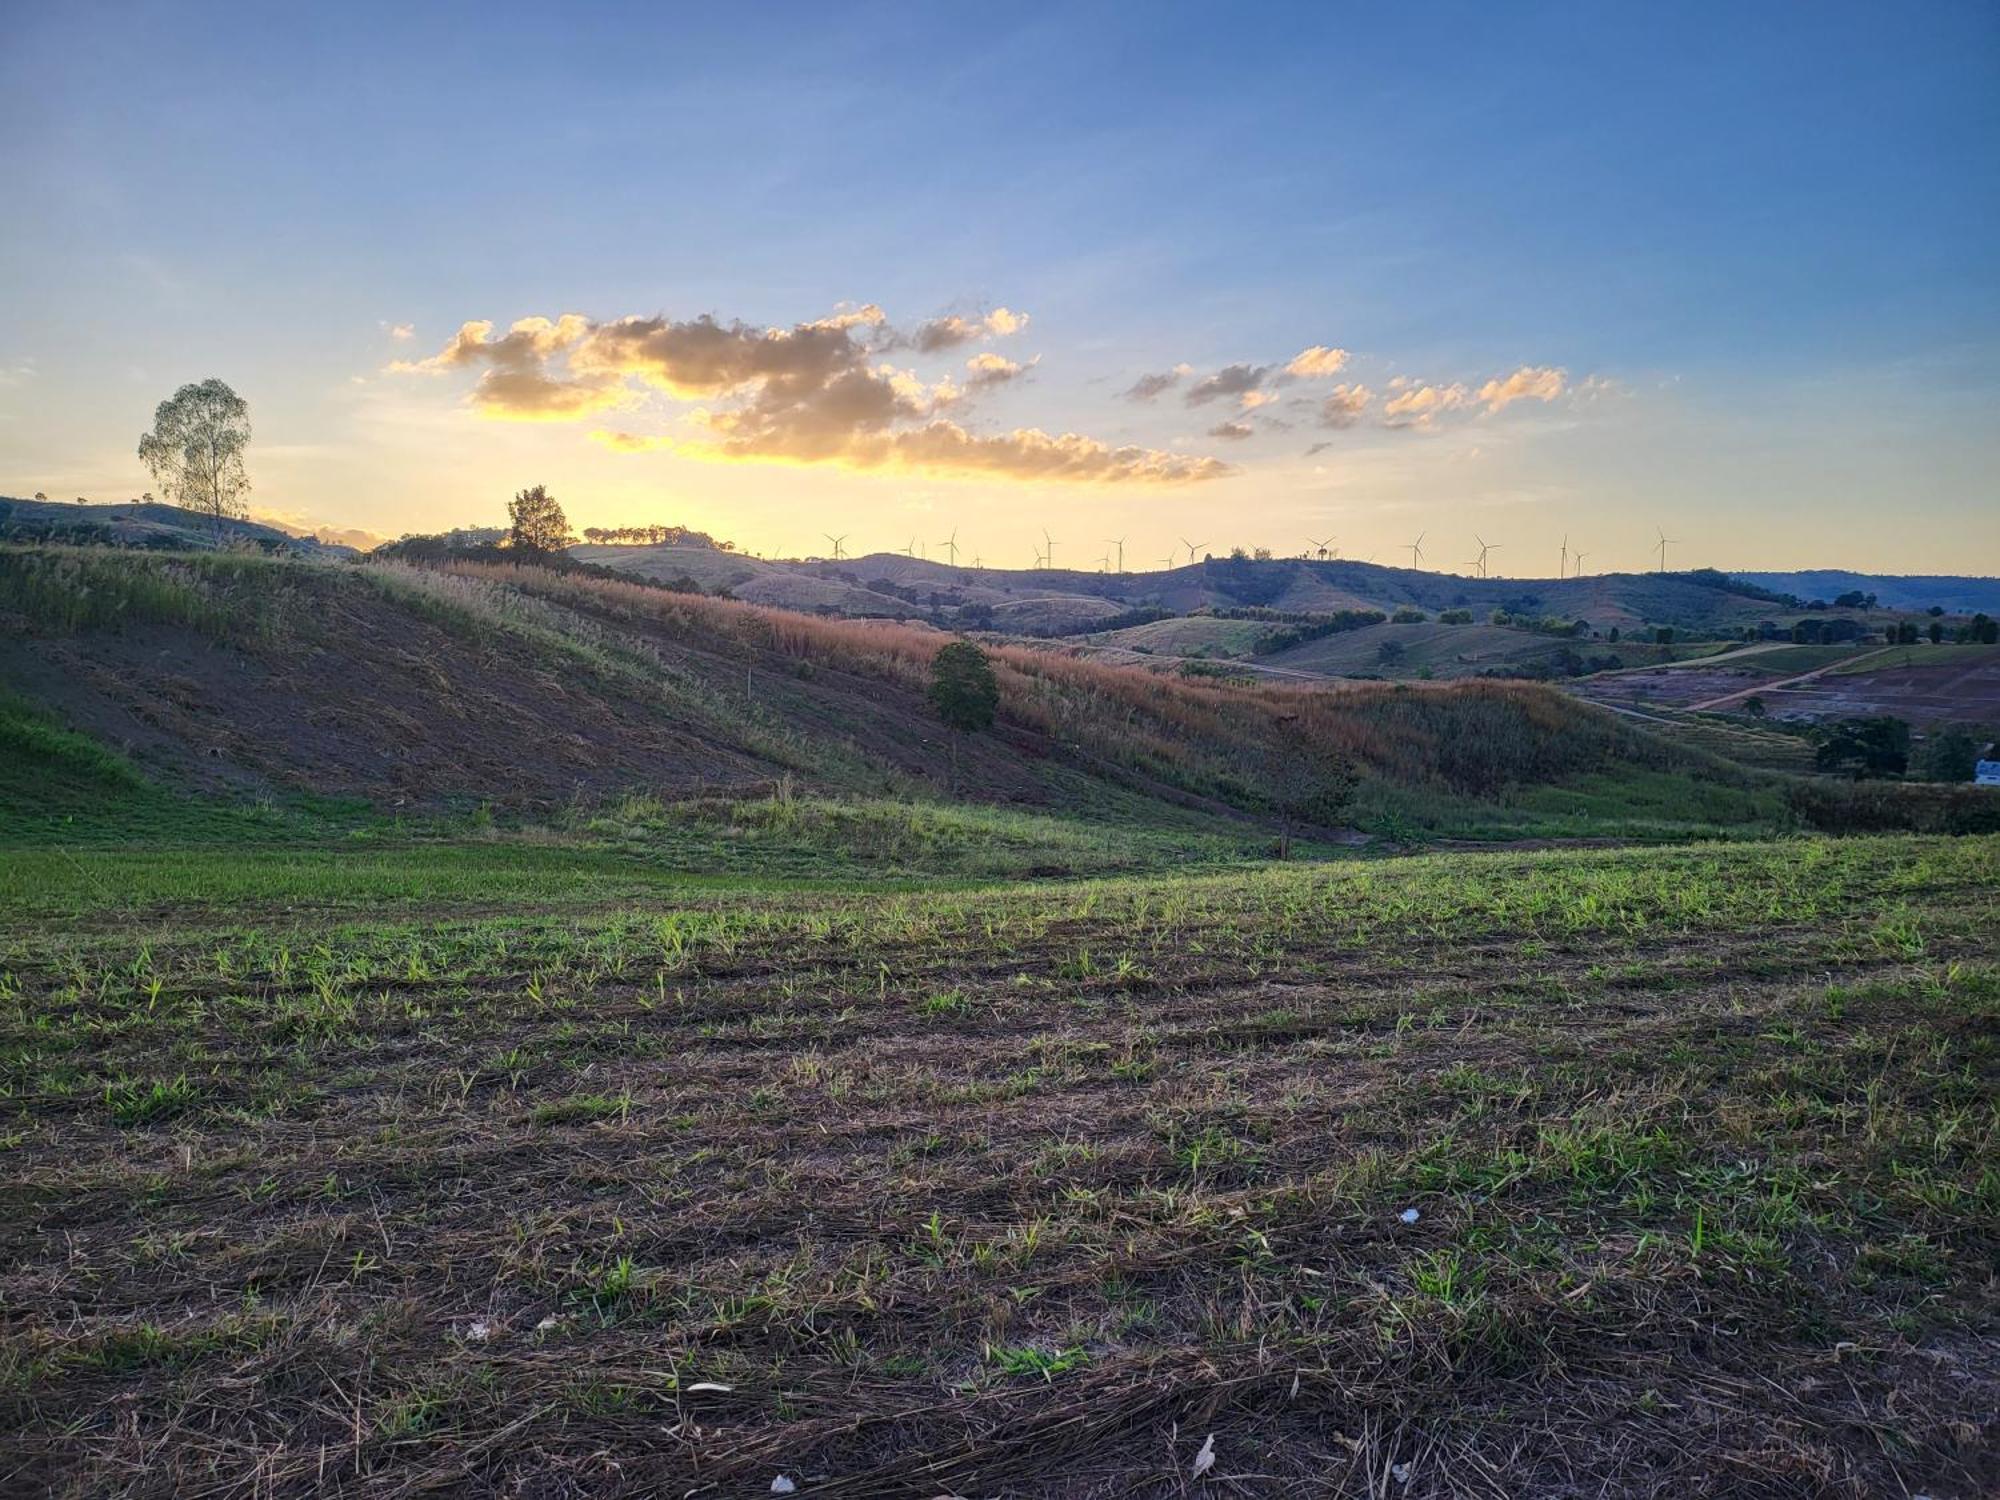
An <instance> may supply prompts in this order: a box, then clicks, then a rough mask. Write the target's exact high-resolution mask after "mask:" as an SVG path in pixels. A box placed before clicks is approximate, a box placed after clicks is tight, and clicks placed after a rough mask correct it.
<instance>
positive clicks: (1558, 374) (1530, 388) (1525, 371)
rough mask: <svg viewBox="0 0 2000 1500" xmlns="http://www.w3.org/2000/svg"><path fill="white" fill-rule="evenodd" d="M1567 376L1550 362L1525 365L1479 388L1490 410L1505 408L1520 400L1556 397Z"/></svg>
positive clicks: (1546, 400)
mask: <svg viewBox="0 0 2000 1500" xmlns="http://www.w3.org/2000/svg"><path fill="white" fill-rule="evenodd" d="M1566 382H1567V377H1566V376H1565V374H1564V372H1563V371H1561V370H1556V369H1551V368H1550V367H1549V366H1547V365H1522V366H1521V368H1520V369H1518V370H1516V371H1515V372H1514V373H1513V374H1512V375H1508V376H1506V377H1504V378H1501V379H1494V380H1489V381H1487V382H1486V384H1484V385H1482V386H1481V387H1480V388H1479V399H1480V400H1481V401H1484V402H1485V403H1486V409H1487V410H1488V411H1505V410H1506V409H1507V408H1508V407H1509V406H1511V405H1513V403H1515V402H1516V401H1542V402H1548V401H1554V400H1555V399H1557V398H1558V397H1559V396H1561V395H1562V393H1563V391H1564V389H1565V387H1566Z"/></svg>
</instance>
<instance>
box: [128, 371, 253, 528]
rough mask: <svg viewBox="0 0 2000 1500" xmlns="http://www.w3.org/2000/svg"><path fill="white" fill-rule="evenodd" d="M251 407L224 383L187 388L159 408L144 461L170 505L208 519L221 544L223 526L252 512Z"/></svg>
mask: <svg viewBox="0 0 2000 1500" xmlns="http://www.w3.org/2000/svg"><path fill="white" fill-rule="evenodd" d="M249 446H250V403H249V402H247V401H245V400H244V399H243V398H242V397H241V396H239V395H237V394H236V392H234V391H232V390H231V389H230V388H229V387H228V386H227V385H225V384H224V383H223V382H222V381H220V380H204V381H202V382H201V383H200V384H198V385H184V386H182V387H181V388H180V389H179V390H177V391H175V392H174V393H173V395H171V396H169V397H168V398H167V399H166V400H164V401H162V402H161V403H160V404H159V407H158V409H157V410H155V411H154V413H153V430H152V431H151V432H149V433H147V434H146V435H145V436H144V437H142V438H140V439H139V457H140V458H141V459H142V460H143V461H144V462H145V465H146V467H147V468H148V469H151V470H152V471H153V481H154V483H156V484H158V485H159V487H160V493H161V494H163V495H165V496H166V498H167V503H168V504H169V505H178V506H180V507H181V508H182V509H184V510H191V511H194V512H196V513H197V514H199V515H204V516H207V517H208V519H209V522H210V524H211V525H212V526H213V527H214V528H215V535H216V539H217V540H218V541H220V540H221V538H222V523H223V522H224V521H225V520H230V519H240V518H241V517H243V516H244V515H245V514H247V512H248V506H247V505H246V503H245V500H244V497H245V496H247V495H248V494H249V493H250V477H249V475H248V474H246V473H245V472H244V469H243V450H244V449H246V448H248V447H249Z"/></svg>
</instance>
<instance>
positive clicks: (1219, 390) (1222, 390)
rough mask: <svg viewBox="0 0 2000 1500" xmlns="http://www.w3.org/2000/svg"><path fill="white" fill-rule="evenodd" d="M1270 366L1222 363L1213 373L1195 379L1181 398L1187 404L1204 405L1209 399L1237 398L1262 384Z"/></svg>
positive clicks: (1269, 370)
mask: <svg viewBox="0 0 2000 1500" xmlns="http://www.w3.org/2000/svg"><path fill="white" fill-rule="evenodd" d="M1271 368H1272V367H1271V366H1270V365H1224V366H1223V367H1222V368H1221V369H1220V370H1217V371H1216V372H1215V373H1214V374H1213V375H1205V376H1203V377H1202V378H1201V379H1200V380H1198V381H1196V382H1195V383H1194V385H1193V387H1192V388H1191V389H1190V390H1189V391H1188V393H1187V395H1186V396H1185V397H1183V398H1182V399H1183V400H1185V401H1186V402H1187V404H1188V405H1189V406H1206V405H1207V404H1208V403H1209V402H1211V401H1219V400H1222V399H1224V398H1229V399H1232V400H1233V399H1236V398H1239V397H1241V396H1242V395H1244V394H1245V393H1246V392H1248V391H1254V390H1256V389H1257V387H1259V386H1260V385H1262V384H1263V383H1264V377H1265V376H1266V375H1269V374H1270V373H1271Z"/></svg>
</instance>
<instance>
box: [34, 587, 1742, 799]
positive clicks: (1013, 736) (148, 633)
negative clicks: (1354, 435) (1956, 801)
mask: <svg viewBox="0 0 2000 1500" xmlns="http://www.w3.org/2000/svg"><path fill="white" fill-rule="evenodd" d="M8 609H11V610H13V611H14V612H15V613H16V615H17V616H18V617H19V618H21V619H23V620H25V621H26V622H28V623H29V625H30V627H31V628H32V629H34V630H36V631H38V632H39V633H40V634H41V635H42V636H43V637H44V638H45V640H46V642H47V643H48V644H46V645H39V646H38V647H37V652H36V654H37V655H38V656H42V657H48V656H50V655H51V654H52V653H61V652H67V653H69V659H70V664H69V666H67V667H66V668H65V669H64V670H62V671H61V672H60V673H59V674H58V675H57V676H56V677H55V678H54V679H53V682H52V687H53V688H54V689H57V690H60V691H64V692H76V693H79V694H83V695H84V696H83V697H82V698H81V699H79V707H78V709H77V711H78V712H79V713H81V712H83V711H84V710H89V711H92V712H96V713H97V714H98V716H99V719H100V721H101V722H102V723H103V724H105V725H106V726H107V732H112V733H116V732H119V727H120V726H130V728H131V731H132V732H138V731H139V730H141V729H143V731H144V732H145V733H146V734H148V735H150V736H152V738H153V740H154V741H157V742H158V743H157V744H156V745H154V746H153V747H152V748H154V749H157V750H158V751H159V753H160V754H161V755H163V756H165V757H166V758H167V761H168V763H169V764H170V765H173V764H177V765H178V767H179V768H180V769H181V770H183V771H186V772H189V773H199V772H202V771H204V770H206V769H209V765H210V763H209V759H208V758H207V757H206V756H205V755H204V754H203V748H204V747H205V746H206V747H210V748H212V750H213V753H214V754H216V755H219V756H221V758H222V764H223V765H225V766H229V767H232V768H240V769H242V770H243V771H244V772H245V773H246V774H248V775H251V776H252V777H257V778H262V782H263V784H279V785H282V784H284V783H285V782H286V781H287V780H289V781H290V782H292V783H295V784H302V785H303V786H304V787H306V788H310V789H316V790H321V791H339V792H346V793H354V792H359V793H361V794H363V795H369V794H371V792H372V794H374V795H376V796H377V797H378V798H379V800H382V801H385V802H386V801H391V800H394V798H395V797H397V796H406V797H411V798H415V799H416V801H417V805H424V803H425V801H426V800H428V801H431V802H435V801H436V800H437V799H439V798H441V797H448V796H449V795H451V794H454V793H456V794H458V795H459V796H461V797H466V798H470V799H481V798H496V799H505V798H507V797H512V798H515V799H518V800H525V801H528V802H532V801H533V800H534V799H535V798H536V797H537V796H539V797H540V798H541V799H542V800H543V802H544V803H545V804H547V803H553V802H556V801H566V800H569V798H570V797H571V796H572V795H574V793H575V791H576V789H579V788H580V789H581V790H582V791H583V792H584V794H585V795H586V796H587V797H602V796H606V795H610V794H614V793H616V792H618V791H620V790H623V789H626V788H631V787H635V786H640V787H643V786H661V787H664V788H666V789H668V790H670V791H675V792H676V793H677V794H679V795H685V794H687V792H689V791H692V790H698V789H699V788H700V787H701V786H702V785H703V784H705V783H706V784H710V785H720V786H722V787H725V788H728V787H731V786H734V787H736V788H737V789H738V794H739V795H740V794H741V792H742V791H747V790H749V789H750V788H751V787H753V786H755V785H756V784H757V783H758V782H759V780H760V779H761V780H762V781H763V782H765V784H768V783H769V782H770V781H772V780H774V779H776V778H779V777H782V776H784V775H787V774H790V775H796V776H798V777H801V778H803V779H804V780H805V781H807V782H808V783H809V784H811V785H812V786H815V787H817V788H820V789H823V790H828V791H837V792H841V793H843V794H847V795H864V796H881V795H885V794H887V795H892V796H897V797H904V798H907V797H911V796H917V797H922V796H924V795H926V794H927V790H926V789H927V786H928V787H929V788H930V789H932V790H931V791H930V792H929V793H928V794H930V795H935V789H936V787H937V783H938V782H939V781H941V780H942V779H943V777H944V773H945V769H946V761H947V757H946V755H945V754H944V746H943V744H942V740H941V736H940V735H939V733H938V731H937V729H936V727H935V723H934V720H933V718H932V716H931V714H930V712H929V710H928V708H927V706H926V705H925V702H924V698H923V692H924V688H925V685H926V682H927V673H928V662H929V659H930V656H931V654H932V653H933V652H934V651H935V650H936V649H937V645H938V643H939V641H940V639H941V637H940V636H939V635H938V634H937V633H936V632H928V631H918V630H912V629H905V628H900V627H896V626H893V625H879V624H876V625H865V624H854V623H845V622H839V621H822V620H815V619H812V618H809V617H804V616H797V615H787V614H783V613H779V612H773V611H766V610H760V609H756V608H752V607H748V606H744V605H740V604H732V603H727V602H723V601H717V600H713V599H702V598H693V597H689V596H684V595H676V594H669V593H663V592H661V591H658V590H651V589H645V588H641V587H638V586H633V585H622V584H604V583H597V582H592V581H587V580H575V579H567V578H562V577H559V576H556V575H551V574H547V573H544V572H541V571H540V570H535V569H519V568H476V567H468V568H463V569H460V570H457V571H456V572H453V573H449V574H443V573H434V572H422V571H417V570H405V569H392V568H375V567H371V568H367V569H341V568H322V567H313V566H309V565H303V564H287V563H281V562H271V561H265V560H258V559H239V558H187V557H179V558H171V557H158V556H150V555H133V554H117V553H108V552H100V553H87V552H77V553H64V552H60V551H44V552H19V551H14V552H8V551H0V610H8ZM162 629H170V630H177V631H181V632H183V635H182V636H181V637H178V638H175V639H176V640H177V644H176V646H175V648H174V652H173V653H172V655H171V656H170V658H169V659H170V660H172V661H173V662H174V663H175V671H173V672H169V673H165V674H163V673H161V672H160V671H159V666H158V664H159V662H160V660H161V655H160V653H159V651H158V650H157V649H156V648H155V647H154V646H153V645H151V644H150V643H151V642H152V641H153V640H155V639H157V638H158V637H157V632H159V631H160V630H162ZM211 643H212V644H211ZM996 660H997V662H998V664H999V670H1000V675H1001V680H1002V689H1003V704H1002V726H1001V728H1000V730H999V732H998V733H996V734H993V735H981V736H975V737H973V738H972V739H971V740H969V741H968V742H967V744H966V746H965V750H964V756H963V768H962V774H961V787H962V788H963V790H965V791H966V792H967V793H969V794H970V795H971V796H972V797H974V798H990V799H995V800H1011V801H1015V802H1028V803H1038V804H1041V805H1044V806H1047V807H1049V808H1051V809H1063V808H1068V809H1070V810H1072V811H1076V812H1082V813H1088V814H1098V815H1102V814H1109V815H1112V816H1115V817H1117V818H1118V819H1120V820H1121V821H1127V822H1130V821H1132V820H1134V819H1137V820H1138V821H1141V822H1149V821H1156V820H1158V819H1162V818H1165V819H1169V820H1171V819H1175V818H1179V817H1182V816H1183V815H1184V811H1183V805H1185V806H1190V807H1195V808H1206V809H1207V810H1208V811H1209V813H1210V814H1211V815H1217V814H1221V813H1224V812H1227V811H1229V810H1231V809H1234V810H1235V811H1237V812H1238V813H1243V814H1249V815H1251V816H1253V817H1264V818H1268V817H1270V816H1272V815H1273V814H1274V813H1275V812H1276V811H1277V810H1278V809H1280V808H1281V807H1283V806H1285V805H1295V806H1298V807H1302V808H1303V807H1308V806H1312V807H1317V806H1319V805H1321V802H1320V800H1319V793H1320V791H1321V790H1322V788H1323V786H1331V785H1332V784H1333V782H1334V780H1335V779H1336V777H1337V774H1338V771H1339V768H1340V767H1341V766H1343V765H1351V766H1353V767H1354V768H1355V769H1356V770H1358V772H1359V773H1360V775H1361V777H1362V781H1363V785H1364V788H1365V787H1366V786H1367V785H1368V784H1370V783H1379V784H1381V786H1382V787H1384V788H1386V789H1388V791H1392V792H1394V793H1395V794H1396V796H1394V797H1387V798H1386V800H1392V801H1393V800H1398V799H1400V802H1401V803H1402V804H1404V805H1405V806H1410V805H1416V806H1420V807H1421V809H1422V810H1423V813H1422V816H1420V817H1419V818H1418V819H1417V820H1416V821H1412V819H1411V816H1410V815H1409V813H1408V812H1407V811H1403V812H1399V813H1398V814H1397V824H1396V826H1397V827H1398V828H1401V829H1420V828H1422V827H1423V826H1425V819H1428V820H1429V822H1430V824H1432V825H1434V826H1444V825H1446V824H1449V825H1450V826H1452V827H1454V828H1465V827H1468V826H1472V825H1476V824H1477V823H1478V821H1479V817H1480V809H1481V808H1482V807H1492V806H1495V805H1497V804H1499V803H1501V802H1503V801H1505V800H1506V799H1508V798H1509V797H1511V796H1512V795H1513V794H1514V793H1515V792H1517V791H1518V790H1520V789H1521V788H1523V787H1527V786H1531V785H1539V786H1550V785H1554V786H1558V787H1560V785H1561V784H1563V783H1566V782H1576V781H1577V780H1578V779H1579V778H1585V777H1592V778H1601V777H1603V776H1605V775H1613V776H1616V775H1624V774H1632V775H1635V776H1637V775H1642V774H1643V775H1653V774H1656V773H1657V774H1665V775H1668V776H1671V777H1676V778H1681V779H1683V780H1686V779H1690V778H1692V779H1694V780H1700V781H1704V782H1707V783H1712V784H1713V785H1714V786H1716V787H1721V788H1724V789H1733V792H1734V793H1735V794H1736V795H1735V797H1734V801H1733V804H1732V814H1731V815H1732V817H1733V818H1734V819H1735V820H1736V821H1738V822H1740V823H1745V824H1749V825H1755V826H1769V825H1770V824H1771V823H1772V822H1773V820H1774V816H1775V812H1776V809H1775V804H1774V802H1773V799H1772V797H1771V795H1770V793H1769V790H1768V789H1760V788H1758V787H1756V786H1754V785H1752V784H1751V783H1749V782H1747V781H1745V780H1744V778H1743V775H1742V773H1740V772H1734V771H1731V770H1730V769H1729V768H1727V767H1726V766H1724V765H1722V764H1721V763H1718V762H1713V761H1710V760H1707V759H1705V758H1703V757H1700V756H1691V755H1689V754H1687V753H1685V752H1681V751H1677V750H1674V749H1671V748H1669V747H1665V746H1663V745H1661V744H1659V743H1658V742H1655V741H1652V740H1650V739H1648V738H1647V737H1646V736H1644V735H1642V734H1638V733H1635V732H1634V731H1632V730H1631V729H1630V728H1629V727H1627V726H1625V725H1622V724H1619V723H1618V722H1616V721H1615V720H1614V719H1612V718H1611V717H1610V716H1608V715H1605V714H1601V713H1598V712H1595V711H1593V710H1590V709H1587V708H1583V707H1580V706H1577V705H1575V704H1573V703H1571V702H1570V701H1569V700H1568V699H1566V698H1564V697H1562V696H1560V695H1557V694H1555V693H1553V692H1550V691H1548V690H1545V689H1540V688H1533V687H1524V686H1511V685H1503V684H1477V685H1468V686H1465V687H1461V688H1455V689H1451V690H1444V689H1436V690H1423V689H1412V688H1394V687H1387V686H1383V687H1361V688H1356V689H1353V690H1350V691H1345V692H1339V693H1331V692H1324V691H1315V692H1302V691H1296V690H1289V689H1284V688H1268V687H1266V688H1258V687H1242V686H1231V685H1226V684H1210V683H1184V682H1163V681H1162V680H1161V679H1159V678H1158V677H1157V676H1154V675H1151V674H1146V673H1142V672H1135V671H1125V670H1117V669H1112V668H1107V667H1104V666H1102V665H1099V664H1094V663H1090V662H1083V661H1075V660H1070V659H1068V658H1066V657H1064V656H1063V655H1061V654H1060V653H1052V652H1042V651H1035V650H1026V649H1003V650H1001V651H999V652H998V653H997V656H996ZM197 668H198V669H199V672H198V673H197V680H195V681H194V682H193V683H192V685H191V686H188V687H182V686H179V685H177V683H178V681H179V678H180V677H181V676H183V675H185V674H187V673H196V671H197ZM107 681H108V682H110V683H112V684H113V688H114V689H115V691H112V690H107V689H105V686H104V684H105V683H106V682H107ZM107 691H108V692H109V696H108V697H107V696H105V695H106V693H107ZM93 693H94V694H97V695H98V696H96V697H92V696H90V694H93ZM378 704H379V705H385V706H384V707H383V710H382V712H381V713H380V715H379V716H378V717H377V718H371V717H370V715H371V713H372V712H373V711H374V708H375V706H376V705H378ZM482 716H485V717H482ZM489 718H490V719H491V724H490V726H489V725H488V723H487V719H489ZM452 735H455V736H457V738H455V739H454V738H450V737H448V736H452ZM176 753H177V754H178V755H179V760H178V762H175V761H174V760H173V756H174V755H175V754H176ZM371 777H373V778H374V780H373V781H371V780H370V779H369V778H371ZM454 778H456V779H454ZM1553 796H1554V797H1555V800H1556V801H1557V802H1560V801H1561V793H1560V792H1559V791H1558V792H1557V793H1554V794H1553ZM1691 800H1712V799H1708V793H1707V792H1706V791H1702V792H1699V793H1691ZM1384 801H1385V797H1383V796H1378V797H1375V798H1374V799H1373V800H1372V801H1371V799H1370V798H1369V797H1367V796H1363V797H1362V798H1361V802H1360V805H1361V806H1363V807H1364V808H1366V807H1369V806H1375V805H1381V804H1382V803H1383V802H1384ZM1603 805H1604V804H1603V803H1602V799H1601V798H1598V797H1597V796H1596V794H1595V793H1594V792H1590V793H1587V794H1580V795H1579V797H1578V799H1577V802H1576V810H1577V811H1579V812H1582V811H1585V810H1587V809H1588V808H1589V807H1591V806H1599V807H1601V806H1603ZM1148 809H1151V811H1148ZM1309 820H1310V819H1309ZM1559 821H1561V820H1559ZM1574 821H1575V820H1574V819H1570V820H1567V821H1564V822H1563V826H1564V828H1565V829H1567V828H1569V827H1570V826H1571V825H1572V824H1573V823H1574ZM1642 821H1646V820H1642ZM1505 825H1506V826H1507V827H1508V828H1509V829H1515V828H1518V827H1519V821H1518V819H1517V818H1515V817H1512V816H1511V815H1510V817H1509V818H1508V819H1506V820H1505ZM1600 831H1611V832H1617V831H1631V830H1621V829H1619V828H1618V827H1616V826H1608V827H1605V828H1603V829H1601V830H1600Z"/></svg>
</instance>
